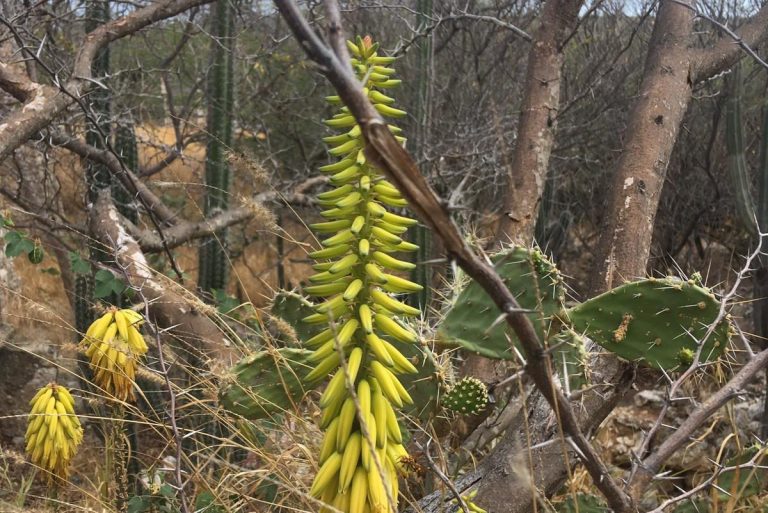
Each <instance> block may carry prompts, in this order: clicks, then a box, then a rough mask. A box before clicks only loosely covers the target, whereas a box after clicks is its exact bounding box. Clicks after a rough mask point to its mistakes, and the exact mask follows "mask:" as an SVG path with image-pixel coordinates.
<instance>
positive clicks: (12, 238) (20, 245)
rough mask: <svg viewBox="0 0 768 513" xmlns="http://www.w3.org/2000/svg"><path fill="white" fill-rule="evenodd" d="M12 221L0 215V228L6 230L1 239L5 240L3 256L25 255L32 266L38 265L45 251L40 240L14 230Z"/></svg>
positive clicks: (8, 217)
mask: <svg viewBox="0 0 768 513" xmlns="http://www.w3.org/2000/svg"><path fill="white" fill-rule="evenodd" d="M14 227H15V225H14V223H13V220H12V219H11V218H10V216H9V215H8V214H7V213H4V214H0V228H5V229H7V230H8V231H7V233H6V234H5V236H4V237H3V239H4V240H5V256H7V257H8V258H16V257H17V256H19V255H27V259H28V260H29V261H30V263H32V264H35V265H37V264H40V263H42V261H43V258H45V251H44V250H43V246H42V244H41V243H40V239H34V240H32V239H30V238H29V236H28V235H27V234H26V233H24V232H23V231H20V230H16V229H15V228H14Z"/></svg>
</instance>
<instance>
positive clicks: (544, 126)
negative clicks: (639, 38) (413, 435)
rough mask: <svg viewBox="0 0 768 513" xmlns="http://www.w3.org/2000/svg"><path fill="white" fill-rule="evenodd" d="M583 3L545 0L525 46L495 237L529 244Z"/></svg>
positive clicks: (485, 364)
mask: <svg viewBox="0 0 768 513" xmlns="http://www.w3.org/2000/svg"><path fill="white" fill-rule="evenodd" d="M583 3H584V2H583V0H549V1H547V2H546V3H545V4H544V10H543V11H542V13H541V18H540V20H539V27H538V29H537V30H536V34H535V35H534V38H533V41H532V43H531V48H530V50H529V52H528V68H527V71H526V78H525V87H524V91H525V93H524V97H523V103H522V106H521V112H520V118H519V122H518V132H517V143H516V145H515V148H514V150H513V152H512V161H511V164H510V168H509V171H508V174H507V193H506V197H505V201H504V213H503V215H502V216H501V220H500V222H499V228H498V233H497V236H496V241H497V243H506V242H510V241H511V242H514V243H517V244H523V245H528V244H530V242H531V240H532V238H533V233H534V228H535V227H536V214H537V212H538V209H539V203H540V201H541V195H542V193H543V192H544V184H545V183H546V177H547V169H548V167H549V156H550V154H551V152H552V146H553V144H554V140H555V131H556V127H557V110H558V108H559V105H560V77H561V74H562V67H563V51H562V50H563V48H562V46H563V43H564V40H565V38H566V37H567V36H568V35H569V34H570V33H571V31H572V30H573V29H574V27H575V25H576V22H577V21H578V14H579V9H580V8H581V6H582V5H583ZM508 372H509V365H508V364H507V363H506V362H501V361H498V360H492V359H490V358H485V357H483V356H477V355H471V354H470V355H467V359H466V360H465V362H464V364H463V365H462V368H461V371H460V374H461V375H463V376H474V377H476V378H478V379H480V380H482V381H485V382H489V383H490V382H494V381H499V380H500V379H503V378H504V377H505V376H506V375H507V374H508ZM484 418H485V417H484V416H476V417H475V418H473V419H470V420H468V421H467V422H468V424H467V425H466V426H463V427H462V428H461V429H460V432H459V433H458V434H459V436H460V437H461V438H464V437H466V436H467V435H469V433H470V432H471V431H472V430H474V429H475V428H477V426H478V425H479V424H480V423H481V422H482V421H483V419H484Z"/></svg>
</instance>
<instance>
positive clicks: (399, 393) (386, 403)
mask: <svg viewBox="0 0 768 513" xmlns="http://www.w3.org/2000/svg"><path fill="white" fill-rule="evenodd" d="M348 47H349V50H350V52H351V53H352V55H353V59H352V66H353V68H354V69H355V72H356V73H357V76H358V77H359V78H360V79H361V80H365V81H366V82H365V89H364V90H365V92H366V94H367V95H368V98H369V99H370V100H371V102H372V103H373V104H374V106H375V108H376V110H378V112H380V113H381V114H382V115H384V116H389V117H402V116H404V115H405V114H406V113H405V112H403V111H401V110H398V109H396V108H394V107H392V103H393V102H394V99H392V98H391V97H389V96H387V95H385V94H384V93H383V92H382V91H381V89H389V88H392V87H395V86H397V85H398V84H399V83H400V81H399V80H395V79H393V78H392V75H393V73H394V69H392V68H391V67H389V64H391V63H392V62H393V61H394V59H393V58H392V57H385V56H379V55H378V54H377V47H378V45H376V44H373V43H372V41H371V40H370V38H368V37H366V38H365V39H362V38H358V40H357V42H356V43H352V42H349V43H348ZM328 100H329V101H330V102H331V103H334V104H338V103H341V102H340V99H339V98H338V97H336V96H331V97H329V98H328ZM326 124H327V125H328V126H330V127H333V128H340V129H343V130H345V131H344V133H342V134H340V135H336V136H332V137H327V138H325V139H324V140H325V142H326V143H328V144H329V145H330V146H331V149H330V150H329V153H330V154H331V155H333V156H336V157H338V158H339V159H340V160H339V161H338V162H336V163H334V164H330V165H327V166H324V167H322V168H320V169H321V171H323V172H325V173H328V174H330V181H331V183H332V184H333V185H334V186H335V188H334V189H332V190H330V191H328V192H324V193H322V194H320V195H319V196H318V201H319V203H320V205H322V206H323V207H324V208H325V210H324V211H323V212H322V213H321V215H322V216H323V217H325V218H326V219H327V221H325V222H321V223H316V224H313V225H311V227H312V228H313V229H314V230H315V232H317V233H319V234H321V235H323V236H327V238H325V239H324V240H323V241H322V245H323V249H321V250H319V251H315V252H314V253H312V254H311V256H312V257H313V258H315V259H316V260H317V261H318V263H317V264H316V265H315V266H314V268H315V270H316V271H318V274H315V275H314V276H312V277H311V278H310V282H312V283H313V285H311V286H309V287H307V288H306V289H305V290H306V291H307V293H309V294H311V295H314V296H318V297H323V298H325V299H324V301H323V302H322V303H320V304H318V305H317V306H316V308H315V309H316V312H317V313H315V314H313V315H311V316H309V317H307V318H305V319H304V321H305V322H310V323H318V324H320V323H325V324H329V327H328V328H327V329H325V330H323V331H322V332H320V333H319V334H318V335H316V336H315V337H313V338H312V339H310V340H308V341H307V345H308V346H309V347H310V348H313V349H314V353H313V355H312V356H311V360H312V361H313V362H314V363H315V364H316V367H315V368H314V369H313V370H312V371H311V372H310V374H309V375H308V376H307V380H308V381H310V382H313V381H317V380H320V379H322V378H324V377H325V376H327V375H329V374H330V373H332V372H335V374H334V375H333V377H332V378H331V379H330V382H329V383H328V386H327V387H326V389H325V391H324V393H323V395H322V397H321V399H320V406H321V408H322V409H323V413H322V418H321V426H322V428H323V429H324V430H325V436H324V439H323V442H322V446H321V450H320V469H319V471H318V473H317V475H316V477H315V480H314V483H313V484H312V488H311V490H310V494H311V495H313V496H314V497H317V498H319V499H321V500H322V502H323V503H325V504H326V505H327V506H326V507H324V509H323V510H321V511H336V510H338V511H343V512H350V513H367V512H372V513H378V512H382V513H383V512H387V511H396V510H397V496H398V473H397V468H398V467H399V466H400V463H401V459H402V458H403V457H405V456H407V452H406V450H405V448H404V447H403V445H402V441H403V437H402V434H401V432H400V426H399V424H398V420H397V414H396V413H395V410H394V406H397V407H402V406H403V404H411V403H412V402H413V401H412V399H411V397H410V395H409V394H408V392H407V390H406V388H405V387H404V386H403V385H402V383H401V382H400V380H399V379H398V377H397V375H399V374H405V373H415V372H416V371H417V369H416V367H414V365H413V363H412V362H411V361H410V360H409V359H408V358H406V357H405V356H404V355H403V354H402V353H401V352H400V350H398V349H397V347H396V346H395V345H394V344H393V342H403V343H408V344H413V343H416V342H417V341H418V338H417V336H416V334H415V333H413V332H412V331H411V330H410V329H409V328H408V327H406V326H405V325H403V324H401V322H400V321H399V320H398V317H400V316H415V315H419V310H417V309H415V308H413V307H411V306H409V305H407V304H405V303H403V302H401V301H400V300H398V299H396V297H394V295H396V294H400V293H410V292H416V291H418V290H421V287H420V286H419V285H417V284H415V283H412V282H410V281H408V280H406V279H404V278H401V277H400V276H397V275H396V274H393V273H394V272H397V271H408V270H410V269H413V268H414V267H415V266H414V264H412V263H410V262H406V261H403V260H399V259H398V258H396V257H395V256H393V254H395V253H397V252H402V251H414V250H416V249H417V246H415V245H414V244H411V243H409V242H407V241H405V240H404V234H405V232H406V231H407V230H408V227H409V226H412V225H414V224H416V221H415V220H413V219H410V218H408V217H403V216H401V215H398V214H396V213H393V212H391V211H389V210H388V208H387V207H394V208H401V207H405V206H407V202H406V201H405V200H404V199H403V198H402V196H401V195H400V193H399V192H398V190H397V188H396V187H395V186H394V185H392V184H391V183H390V182H388V181H387V180H386V179H384V177H383V176H382V175H381V173H380V172H379V171H378V170H377V169H376V168H375V167H373V166H372V165H371V164H370V163H369V162H367V160H366V156H365V153H364V151H363V149H364V144H365V142H364V140H363V138H362V136H361V131H360V127H359V126H358V125H357V124H356V122H355V118H354V117H353V116H352V115H351V114H350V112H349V110H348V109H347V108H346V107H341V109H340V112H339V113H338V114H337V115H336V116H334V117H333V118H331V119H329V120H327V121H326ZM390 129H391V130H392V132H393V133H394V134H395V136H396V137H398V139H399V140H400V141H401V142H404V139H402V138H401V137H400V136H399V135H398V134H399V133H400V129H399V128H397V127H394V126H392V125H390ZM342 357H343V360H344V362H345V363H346V365H345V367H344V368H342ZM347 379H348V380H349V382H350V383H352V384H353V387H354V390H355V394H354V396H353V395H351V394H350V392H349V390H348V388H347Z"/></svg>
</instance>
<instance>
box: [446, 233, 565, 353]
mask: <svg viewBox="0 0 768 513" xmlns="http://www.w3.org/2000/svg"><path fill="white" fill-rule="evenodd" d="M492 260H493V263H494V267H495V269H496V272H498V273H499V275H500V276H501V277H502V279H503V280H504V283H506V285H507V287H508V288H509V290H511V291H512V292H513V293H514V294H515V297H516V298H517V301H518V303H520V306H521V307H522V308H524V309H527V310H532V311H533V313H531V314H529V315H530V318H531V321H532V322H533V324H534V327H535V328H536V331H537V332H538V334H539V337H540V339H541V340H543V341H544V340H546V339H547V338H548V335H549V333H550V325H551V321H552V319H553V318H554V316H555V315H556V314H557V313H558V312H560V311H561V309H562V304H563V301H564V299H565V290H564V288H563V285H562V279H561V277H560V273H559V271H558V270H557V268H556V267H555V265H554V264H553V263H552V262H550V261H549V260H548V259H547V257H546V256H544V255H543V254H542V253H541V252H540V251H539V250H537V249H528V248H522V247H516V248H513V249H511V250H507V251H504V252H502V253H499V254H497V255H496V256H494V257H493V258H492ZM500 314H501V312H500V311H499V309H498V308H497V307H496V305H495V304H494V302H493V301H492V300H491V298H490V297H489V296H488V294H486V292H485V291H484V290H483V288H482V287H481V286H480V285H479V284H478V283H477V282H475V281H471V282H470V283H469V285H467V287H465V288H464V290H462V291H461V293H460V294H459V296H458V298H457V299H456V301H455V302H454V303H453V304H452V305H451V307H450V309H449V310H448V312H447V314H446V316H445V319H444V320H443V322H442V323H441V325H440V328H439V329H438V331H437V335H438V339H439V340H440V341H442V342H443V343H446V344H455V345H458V346H460V347H462V348H464V349H466V350H468V351H472V352H474V353H477V354H480V355H483V356H487V357H489V358H503V359H512V358H514V355H513V352H512V351H511V350H510V339H511V340H513V341H514V340H515V336H514V334H513V333H512V332H511V330H510V329H509V327H508V325H507V323H506V322H503V321H502V322H498V319H499V316H500Z"/></svg>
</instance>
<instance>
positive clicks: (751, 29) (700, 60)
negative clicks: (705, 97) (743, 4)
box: [671, 0, 768, 83]
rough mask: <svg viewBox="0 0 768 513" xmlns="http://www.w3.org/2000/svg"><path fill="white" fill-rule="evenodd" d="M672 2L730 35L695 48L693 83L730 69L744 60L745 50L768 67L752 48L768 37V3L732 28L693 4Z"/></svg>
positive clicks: (676, 0)
mask: <svg viewBox="0 0 768 513" xmlns="http://www.w3.org/2000/svg"><path fill="white" fill-rule="evenodd" d="M671 1H673V2H675V3H679V4H681V5H684V6H685V7H686V8H687V9H690V10H692V11H693V12H695V13H696V17H698V18H701V19H703V20H706V21H708V22H709V23H712V24H713V25H715V26H716V27H717V28H719V29H720V30H722V31H723V32H725V33H726V34H727V35H728V37H727V38H724V39H722V40H720V42H718V43H717V44H716V45H715V46H713V47H712V48H708V49H706V50H697V51H695V53H694V62H693V66H692V69H693V73H692V75H693V76H692V80H693V83H700V82H703V81H705V80H708V79H710V78H712V77H713V76H715V75H717V74H718V73H721V72H723V71H725V70H727V69H728V68H730V67H731V66H733V65H734V64H736V62H737V61H738V60H739V59H741V57H742V56H743V53H742V52H746V53H747V54H749V55H750V56H751V57H752V58H753V59H755V60H756V61H757V62H759V63H760V64H761V65H762V66H764V67H768V64H766V62H765V61H763V60H762V59H761V58H760V57H759V56H758V55H757V53H756V52H755V51H754V50H753V48H755V47H757V46H759V45H760V44H762V43H764V42H765V41H766V40H767V39H768V5H765V6H763V7H762V8H761V9H760V10H759V11H758V12H757V14H755V15H754V16H753V17H752V18H750V19H749V21H747V22H746V23H745V24H744V25H742V26H741V27H740V28H739V29H738V30H736V31H733V30H730V29H729V28H728V27H726V26H725V25H723V24H722V23H719V22H717V21H715V20H714V19H713V18H712V17H710V16H707V15H706V14H704V13H702V12H701V11H700V10H698V9H695V8H694V7H692V6H690V5H686V4H685V3H683V2H679V1H678V0H671Z"/></svg>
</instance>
